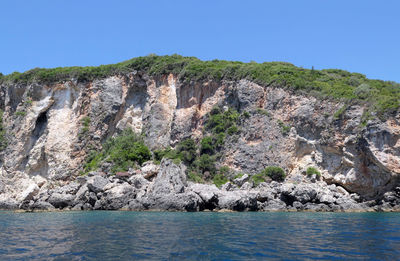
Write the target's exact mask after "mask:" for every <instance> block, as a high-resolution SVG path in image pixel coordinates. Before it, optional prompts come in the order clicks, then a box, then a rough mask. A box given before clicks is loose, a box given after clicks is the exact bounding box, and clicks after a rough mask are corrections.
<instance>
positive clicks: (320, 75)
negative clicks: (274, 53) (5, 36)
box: [0, 54, 400, 115]
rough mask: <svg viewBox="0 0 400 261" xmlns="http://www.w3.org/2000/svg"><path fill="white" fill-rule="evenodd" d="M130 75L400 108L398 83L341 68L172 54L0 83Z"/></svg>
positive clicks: (382, 111) (34, 73) (381, 110)
mask: <svg viewBox="0 0 400 261" xmlns="http://www.w3.org/2000/svg"><path fill="white" fill-rule="evenodd" d="M133 71H139V72H141V73H146V74H148V75H151V76H156V77H160V76H165V75H168V74H170V73H172V74H174V75H176V76H177V77H178V78H179V79H180V81H181V82H183V83H188V82H191V81H209V80H212V81H217V82H219V81H221V80H230V81H238V80H241V79H248V80H250V81H253V82H255V83H257V84H260V85H263V86H273V87H279V88H286V89H290V90H293V91H296V92H300V93H307V94H308V95H313V96H315V97H318V98H322V99H324V98H331V99H335V100H347V101H351V102H354V103H357V102H358V103H363V104H366V105H367V106H368V107H369V109H370V110H373V111H377V112H378V114H379V115H386V114H387V113H391V112H393V111H394V110H396V109H398V108H399V106H400V101H399V100H400V88H399V85H398V84H397V83H394V82H390V81H381V80H370V79H367V78H366V77H365V75H362V74H359V73H350V72H347V71H344V70H339V69H326V70H315V69H305V68H300V67H296V66H294V65H293V64H290V63H285V62H265V63H243V62H234V61H222V60H212V61H201V60H199V59H197V58H195V57H183V56H180V55H176V54H174V55H170V56H168V55H166V56H157V55H149V56H145V57H137V58H133V59H131V60H127V61H124V62H121V63H117V64H110V65H100V66H89V67H65V68H53V69H43V68H35V69H32V70H29V71H27V72H24V73H18V72H15V73H12V74H9V75H6V76H3V77H0V83H2V82H13V83H22V84H28V83H30V82H33V81H36V82H41V83H46V84H50V83H56V82H62V81H67V80H76V81H78V82H87V81H91V80H94V79H101V78H105V77H109V76H111V75H118V74H127V73H130V72H133ZM363 84H368V86H369V87H368V88H364V87H365V86H366V85H363ZM357 86H358V87H357ZM360 86H362V87H360ZM387 102H389V105H388V104H387Z"/></svg>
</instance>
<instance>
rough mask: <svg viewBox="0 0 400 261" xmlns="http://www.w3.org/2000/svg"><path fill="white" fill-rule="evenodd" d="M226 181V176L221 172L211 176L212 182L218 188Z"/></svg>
mask: <svg viewBox="0 0 400 261" xmlns="http://www.w3.org/2000/svg"><path fill="white" fill-rule="evenodd" d="M228 181H229V180H228V178H227V177H225V176H224V175H223V174H222V173H218V174H216V175H215V176H214V177H213V183H214V184H215V186H217V187H218V188H220V187H221V186H222V185H224V184H225V183H226V182H228Z"/></svg>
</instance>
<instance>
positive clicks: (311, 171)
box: [306, 167, 321, 177]
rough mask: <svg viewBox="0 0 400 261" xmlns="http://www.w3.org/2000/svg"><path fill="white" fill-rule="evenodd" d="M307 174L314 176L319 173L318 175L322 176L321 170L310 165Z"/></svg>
mask: <svg viewBox="0 0 400 261" xmlns="http://www.w3.org/2000/svg"><path fill="white" fill-rule="evenodd" d="M306 174H307V176H312V175H314V174H315V175H317V177H320V176H321V172H319V171H318V170H317V169H316V168H314V167H308V168H307V171H306Z"/></svg>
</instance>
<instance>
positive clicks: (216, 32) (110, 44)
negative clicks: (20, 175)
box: [0, 0, 400, 82]
mask: <svg viewBox="0 0 400 261" xmlns="http://www.w3.org/2000/svg"><path fill="white" fill-rule="evenodd" d="M0 26H1V32H0V72H2V73H3V74H8V73H11V72H13V71H25V70H28V69H32V68H34V67H45V68H49V67H58V66H72V65H80V66H86V65H100V64H109V63H116V62H120V61H123V60H127V59H130V58H133V57H136V56H143V55H147V54H150V53H156V54H159V55H161V54H174V53H178V54H181V55H185V56H196V57H198V58H200V59H203V60H210V59H225V60H239V61H251V60H254V61H257V62H263V61H286V62H291V63H293V64H295V65H297V66H301V67H305V68H311V66H314V67H315V68H316V69H324V68H340V69H345V70H349V71H352V72H360V73H364V74H366V75H367V76H368V77H370V78H377V79H383V80H393V81H397V82H400V1H399V0H385V1H378V0H374V1H372V0H351V1H350V0H331V1H327V0H326V1H325V0H302V1H300V0H291V1H283V0H282V1H278V0H276V1H267V0H258V1H256V0H254V1H251V0H248V1H239V0H237V1H235V0H201V1H197V0H196V1H195V0H179V1H172V0H171V1H167V0H158V1H155V0H154V1H151V0H146V1H145V0H141V1H134V0H131V1H129V0H126V1H123V0H108V1H102V0H35V1H33V0H25V1H22V0H2V1H1V5H0Z"/></svg>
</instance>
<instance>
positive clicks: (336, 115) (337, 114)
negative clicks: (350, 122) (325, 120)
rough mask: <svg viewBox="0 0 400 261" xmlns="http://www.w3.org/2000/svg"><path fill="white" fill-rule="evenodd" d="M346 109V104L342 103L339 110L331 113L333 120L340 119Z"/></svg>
mask: <svg viewBox="0 0 400 261" xmlns="http://www.w3.org/2000/svg"><path fill="white" fill-rule="evenodd" d="M346 110H347V105H343V106H342V107H341V108H340V109H339V110H337V111H336V112H335V114H333V118H334V119H335V120H338V119H340V117H342V115H343V114H344V113H345V111H346Z"/></svg>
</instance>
